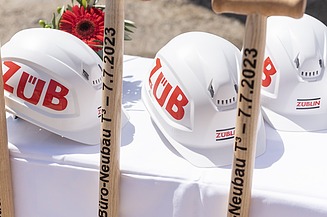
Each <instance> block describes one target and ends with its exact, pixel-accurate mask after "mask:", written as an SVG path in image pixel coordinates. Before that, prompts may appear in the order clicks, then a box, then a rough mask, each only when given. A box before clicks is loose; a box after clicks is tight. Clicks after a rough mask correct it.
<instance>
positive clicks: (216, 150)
mask: <svg viewBox="0 0 327 217" xmlns="http://www.w3.org/2000/svg"><path fill="white" fill-rule="evenodd" d="M240 58H241V54H240V51H239V50H238V49H237V48H236V47H235V46H234V45H233V44H231V43H230V42H228V41H227V40H225V39H223V38H221V37H219V36H215V35H213V34H209V33H204V32H189V33H184V34H181V35H179V36H177V37H175V38H174V39H172V40H171V41H170V42H169V43H168V44H166V45H165V46H164V47H163V48H162V49H160V50H159V52H158V53H157V55H156V57H155V61H154V63H153V66H152V68H151V70H149V73H148V75H147V77H146V80H145V82H144V86H143V89H142V99H143V101H144V103H145V105H146V107H147V110H148V111H149V113H150V115H151V118H152V119H153V120H154V122H155V123H156V125H157V126H158V127H159V129H160V130H161V132H162V133H163V134H164V135H165V137H166V138H167V139H168V141H169V142H170V143H171V144H172V146H173V147H174V148H175V149H176V150H177V151H178V152H179V153H180V154H181V155H182V156H183V157H184V158H185V159H187V160H188V161H190V162H191V163H192V164H194V165H196V166H199V167H214V166H222V165H227V164H230V163H231V161H232V156H233V154H232V152H233V144H234V139H233V138H234V133H235V121H236V105H237V83H238V72H239V67H240V66H239V63H240ZM260 118H261V119H260V121H259V122H260V123H259V125H260V127H259V128H258V129H259V131H260V136H259V137H260V138H259V139H258V145H257V155H260V154H262V153H263V152H264V150H265V133H264V127H263V121H262V117H261V116H260Z"/></svg>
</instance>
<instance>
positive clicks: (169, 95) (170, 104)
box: [149, 58, 189, 120]
mask: <svg viewBox="0 0 327 217" xmlns="http://www.w3.org/2000/svg"><path fill="white" fill-rule="evenodd" d="M161 67H162V65H161V61H160V59H159V58H157V59H156V65H155V66H154V68H153V69H152V70H151V73H150V76H149V86H150V89H151V90H152V94H153V96H154V98H155V99H156V101H157V102H158V104H159V105H160V106H161V107H162V108H164V109H165V110H166V111H167V112H168V113H169V114H170V115H171V116H172V117H173V118H174V119H176V120H181V119H183V117H184V114H185V110H184V107H185V106H186V105H187V104H188V102H189V101H188V99H187V97H186V96H185V94H184V93H183V91H182V90H181V89H180V87H179V86H178V85H175V86H174V87H173V86H172V84H171V83H170V82H169V81H168V80H167V79H166V77H165V75H164V74H163V72H162V70H160V69H161ZM155 74H156V77H155V76H154V75H155Z"/></svg>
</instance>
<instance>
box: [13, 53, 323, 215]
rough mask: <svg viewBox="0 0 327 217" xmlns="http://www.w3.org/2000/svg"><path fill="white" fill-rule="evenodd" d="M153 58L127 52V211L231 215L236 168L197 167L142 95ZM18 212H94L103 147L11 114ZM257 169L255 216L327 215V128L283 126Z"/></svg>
mask: <svg viewBox="0 0 327 217" xmlns="http://www.w3.org/2000/svg"><path fill="white" fill-rule="evenodd" d="M151 63H152V60H151V59H146V58H140V57H134V56H125V60H124V80H123V85H124V86H123V107H124V108H125V109H126V111H127V114H128V115H129V117H130V121H129V123H127V125H126V126H125V127H124V129H123V131H122V137H123V138H122V144H121V146H122V147H121V156H120V159H121V172H122V174H121V201H120V213H121V215H120V216H121V217H223V216H226V212H227V197H228V191H229V190H228V189H229V183H230V173H231V169H230V167H223V168H206V169H204V168H196V167H194V166H192V165H191V164H189V163H188V162H187V161H186V160H184V159H183V158H182V157H181V156H180V155H179V154H178V153H177V152H176V151H175V150H174V149H173V148H172V147H171V146H170V144H169V143H168V142H167V141H166V139H165V138H164V137H163V136H162V135H161V134H160V133H159V132H158V131H157V129H156V128H155V127H154V125H153V123H152V122H151V119H150V117H149V115H148V113H147V111H146V110H145V108H144V106H143V103H142V101H141V87H142V85H141V83H142V81H143V80H144V77H145V73H146V72H148V70H149V69H150V65H151ZM7 121H8V129H9V148H10V154H11V165H12V173H13V186H14V202H15V212H16V217H66V216H67V217H92V216H97V210H98V181H99V179H98V172H99V170H98V167H99V154H98V152H99V146H86V145H81V144H78V143H75V142H72V141H70V140H67V139H64V138H61V137H59V136H57V135H54V134H52V133H49V132H47V131H45V130H41V129H39V128H38V127H35V126H33V125H31V124H29V123H27V122H25V121H23V120H21V119H13V118H12V117H8V118H7ZM266 131H267V150H266V152H265V154H264V155H262V156H260V157H258V158H257V159H256V163H255V170H254V175H253V190H252V194H253V195H252V203H251V210H250V214H251V216H252V217H262V216H265V217H277V216H278V217H323V216H324V217H326V216H327V182H326V180H327V163H326V162H325V159H326V155H325V153H327V133H287V132H277V131H275V130H273V129H271V128H270V127H269V126H268V125H266Z"/></svg>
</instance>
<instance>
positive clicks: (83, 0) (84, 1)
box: [82, 0, 87, 8]
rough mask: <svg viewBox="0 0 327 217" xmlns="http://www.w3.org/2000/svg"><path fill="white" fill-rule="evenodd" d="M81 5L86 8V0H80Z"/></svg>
mask: <svg viewBox="0 0 327 217" xmlns="http://www.w3.org/2000/svg"><path fill="white" fill-rule="evenodd" d="M82 5H83V7H84V8H87V0H82Z"/></svg>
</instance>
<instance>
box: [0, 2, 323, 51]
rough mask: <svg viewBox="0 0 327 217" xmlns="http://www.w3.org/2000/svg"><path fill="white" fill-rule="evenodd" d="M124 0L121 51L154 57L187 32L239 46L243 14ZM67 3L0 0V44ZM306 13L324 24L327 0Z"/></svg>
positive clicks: (192, 4) (208, 7)
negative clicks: (128, 34)
mask: <svg viewBox="0 0 327 217" xmlns="http://www.w3.org/2000/svg"><path fill="white" fill-rule="evenodd" d="M124 1H125V19H128V20H132V21H134V22H135V24H136V26H137V29H135V32H134V34H133V35H132V37H133V40H132V41H127V42H126V43H125V45H124V46H125V54H129V55H137V56H143V57H154V55H155V54H156V52H157V51H158V50H159V49H160V48H161V47H163V46H164V45H165V44H166V43H167V42H168V41H169V40H170V39H172V38H174V37H175V36H177V35H179V34H181V33H183V32H188V31H204V32H209V33H213V34H216V35H219V36H221V37H223V38H225V39H227V40H229V41H230V42H232V43H233V44H235V45H236V46H237V47H239V48H241V46H242V38H243V34H244V22H245V17H244V16H236V15H233V14H224V15H217V14H215V13H214V12H213V11H212V10H211V1H210V0H151V1H141V0H124ZM70 3H71V0H28V1H26V0H10V1H5V0H0V5H1V6H0V20H1V22H0V40H1V44H4V43H6V42H7V41H8V40H9V39H10V38H11V37H12V36H13V35H14V34H15V33H16V32H17V31H19V30H22V29H26V28H31V27H39V24H38V21H39V20H40V19H46V20H48V21H50V20H51V18H52V13H54V12H55V11H56V9H57V7H58V6H62V5H67V4H70ZM99 3H100V4H101V3H104V0H100V1H99ZM306 13H307V14H310V15H312V16H314V17H316V18H317V19H319V20H321V21H322V22H323V23H325V24H326V23H327V0H308V2H307V9H306ZM49 43H51V42H50V41H49Z"/></svg>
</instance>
